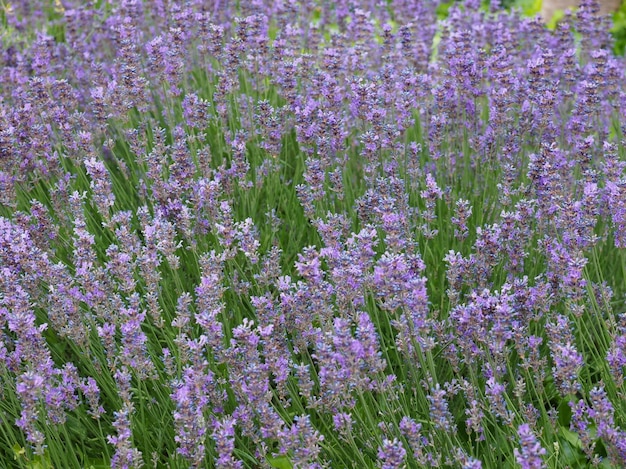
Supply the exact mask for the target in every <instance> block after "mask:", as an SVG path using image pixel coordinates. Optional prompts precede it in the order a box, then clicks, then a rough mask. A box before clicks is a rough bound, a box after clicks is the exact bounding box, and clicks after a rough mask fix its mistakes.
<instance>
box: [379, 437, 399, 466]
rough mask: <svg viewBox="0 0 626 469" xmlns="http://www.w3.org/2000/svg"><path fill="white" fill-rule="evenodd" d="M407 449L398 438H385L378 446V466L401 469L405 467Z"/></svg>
mask: <svg viewBox="0 0 626 469" xmlns="http://www.w3.org/2000/svg"><path fill="white" fill-rule="evenodd" d="M405 458H406V450H405V449H404V448H403V447H402V443H400V442H399V441H398V439H397V438H394V439H393V440H388V439H387V438H385V439H384V440H383V445H382V446H380V447H378V467H380V468H381V469H400V468H403V467H405Z"/></svg>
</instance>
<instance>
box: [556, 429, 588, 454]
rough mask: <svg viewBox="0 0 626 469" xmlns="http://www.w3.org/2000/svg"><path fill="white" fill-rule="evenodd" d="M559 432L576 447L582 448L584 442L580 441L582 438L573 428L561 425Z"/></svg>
mask: <svg viewBox="0 0 626 469" xmlns="http://www.w3.org/2000/svg"><path fill="white" fill-rule="evenodd" d="M559 433H560V434H561V436H562V437H563V438H565V440H566V441H567V442H568V443H569V444H570V445H572V446H573V447H574V448H578V449H582V447H583V443H582V441H580V438H579V437H578V435H577V434H576V433H574V432H573V431H571V430H568V429H567V428H565V427H560V429H559Z"/></svg>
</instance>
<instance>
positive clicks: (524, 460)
mask: <svg viewBox="0 0 626 469" xmlns="http://www.w3.org/2000/svg"><path fill="white" fill-rule="evenodd" d="M517 434H518V435H519V442H520V448H519V449H518V448H515V459H516V460H517V463H518V464H519V465H520V466H522V468H523V469H539V468H541V467H544V462H543V456H544V455H545V454H546V450H545V448H543V447H542V446H541V443H539V441H538V440H537V437H536V436H535V435H534V434H533V432H532V430H531V429H530V426H529V425H528V424H527V423H524V424H522V425H520V426H519V428H518V429H517Z"/></svg>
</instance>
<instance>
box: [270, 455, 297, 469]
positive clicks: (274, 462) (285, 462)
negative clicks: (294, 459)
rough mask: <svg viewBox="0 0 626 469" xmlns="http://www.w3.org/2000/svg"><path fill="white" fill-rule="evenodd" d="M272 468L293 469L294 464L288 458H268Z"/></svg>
mask: <svg viewBox="0 0 626 469" xmlns="http://www.w3.org/2000/svg"><path fill="white" fill-rule="evenodd" d="M267 460H268V462H269V463H270V466H272V467H275V468H276V469H293V464H291V460H290V459H289V458H288V457H287V456H277V457H275V458H267Z"/></svg>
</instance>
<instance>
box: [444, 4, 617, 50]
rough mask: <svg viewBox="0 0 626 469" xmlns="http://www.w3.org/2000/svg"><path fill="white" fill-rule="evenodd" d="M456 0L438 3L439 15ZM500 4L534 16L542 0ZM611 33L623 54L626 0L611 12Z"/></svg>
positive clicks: (557, 16) (446, 11)
mask: <svg viewBox="0 0 626 469" xmlns="http://www.w3.org/2000/svg"><path fill="white" fill-rule="evenodd" d="M456 1H458V0H451V1H448V2H442V3H440V4H439V7H438V10H437V11H438V13H439V16H440V17H442V18H445V17H446V16H447V14H448V9H449V8H450V6H451V5H452V4H453V3H455V2H456ZM489 3H490V0H483V4H484V5H485V6H486V7H488V6H489ZM500 4H501V5H502V6H503V7H505V8H519V9H521V10H522V12H523V13H524V14H525V15H528V16H534V15H537V14H539V12H540V11H541V4H542V0H500ZM559 17H560V15H559V14H558V13H557V15H555V18H554V20H553V21H552V22H550V24H548V27H552V28H553V27H554V26H555V25H556V21H557V20H558V19H559ZM611 33H612V34H613V37H614V38H615V45H614V52H615V53H616V54H619V55H624V52H625V50H626V0H622V4H621V6H620V8H619V9H618V10H617V11H616V12H615V13H614V14H613V27H612V28H611Z"/></svg>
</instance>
